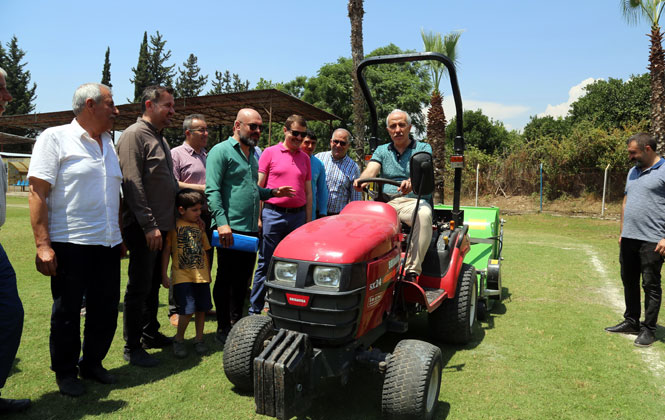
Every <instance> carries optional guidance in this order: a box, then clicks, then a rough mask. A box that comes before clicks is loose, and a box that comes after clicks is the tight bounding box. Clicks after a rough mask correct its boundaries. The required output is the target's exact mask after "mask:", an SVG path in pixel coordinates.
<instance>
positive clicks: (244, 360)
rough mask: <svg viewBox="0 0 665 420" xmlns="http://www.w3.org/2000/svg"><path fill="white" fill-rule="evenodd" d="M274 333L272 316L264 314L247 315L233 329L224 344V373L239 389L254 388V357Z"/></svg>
mask: <svg viewBox="0 0 665 420" xmlns="http://www.w3.org/2000/svg"><path fill="white" fill-rule="evenodd" d="M273 335H275V331H274V327H273V323H272V318H270V317H268V316H262V315H250V316H246V317H244V318H242V319H240V320H239V321H238V322H237V323H236V324H235V325H234V326H233V329H231V332H230V333H229V337H228V338H227V340H226V344H224V357H223V361H224V373H225V374H226V377H227V378H228V379H229V381H230V382H231V383H232V384H233V385H235V386H236V387H237V388H238V389H240V390H242V391H252V390H253V389H254V358H255V357H257V356H258V355H259V354H261V352H262V351H263V343H264V342H265V341H266V340H268V339H270V338H271V337H272V336H273Z"/></svg>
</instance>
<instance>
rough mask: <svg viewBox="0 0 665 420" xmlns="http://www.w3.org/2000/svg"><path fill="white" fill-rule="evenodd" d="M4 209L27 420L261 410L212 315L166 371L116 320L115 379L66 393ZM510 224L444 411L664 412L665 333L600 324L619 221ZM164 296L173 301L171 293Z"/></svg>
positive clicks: (335, 407)
mask: <svg viewBox="0 0 665 420" xmlns="http://www.w3.org/2000/svg"><path fill="white" fill-rule="evenodd" d="M8 203H9V207H8V212H7V222H6V224H5V226H4V227H3V228H2V231H0V241H1V242H2V244H3V246H4V247H5V249H6V251H7V253H8V254H9V258H10V260H11V261H12V263H13V265H14V268H15V270H16V272H17V276H18V283H19V293H20V295H21V298H22V300H23V305H24V307H25V313H26V315H25V326H24V329H23V339H22V342H21V347H20V349H19V352H18V355H17V363H16V365H15V368H14V370H13V372H12V374H11V376H10V377H9V379H8V381H7V385H6V386H5V388H4V389H3V396H4V397H8V398H32V400H33V407H32V408H31V409H30V410H29V411H27V412H26V413H24V414H22V415H21V416H20V418H21V419H40V420H42V419H60V418H62V419H82V418H93V417H104V418H119V419H122V418H124V419H153V418H160V419H178V420H180V419H189V418H201V419H205V418H222V419H248V418H265V417H263V416H258V415H256V414H255V413H254V401H253V397H252V396H251V395H247V394H239V393H237V392H235V391H234V390H233V387H232V386H231V385H230V383H229V382H228V381H227V380H226V377H225V376H224V373H223V369H222V351H221V348H219V346H217V345H216V344H215V342H214V339H213V335H214V331H215V327H216V325H215V322H213V321H209V322H207V323H206V340H207V342H208V344H209V345H210V347H211V352H210V353H209V354H208V355H205V356H203V357H198V356H196V355H194V354H193V352H192V355H191V356H190V357H189V358H187V359H184V360H178V359H176V358H175V357H174V356H173V355H172V353H171V349H165V350H163V351H157V352H156V354H157V357H158V358H159V359H160V360H161V361H162V363H161V365H160V366H159V367H157V368H153V369H141V368H135V367H130V366H129V365H127V364H126V363H125V362H124V361H123V359H122V346H123V340H122V328H121V325H122V319H119V322H118V325H119V328H118V330H117V332H116V337H115V340H114V342H113V346H112V348H111V350H110V352H109V355H108V356H107V358H106V360H105V366H106V367H107V368H108V369H110V370H111V371H112V373H114V374H115V375H117V377H118V379H119V382H118V384H116V385H101V384H96V383H91V382H86V385H87V387H88V393H87V394H86V395H84V396H83V397H81V398H78V399H73V398H69V397H64V396H61V395H60V394H59V393H58V390H57V386H56V384H55V378H54V375H53V373H52V372H51V371H50V370H49V362H50V360H49V353H48V333H49V317H50V309H51V297H50V286H49V279H48V278H46V277H43V276H41V275H40V274H38V273H37V272H36V270H35V269H34V243H33V240H32V234H31V230H30V224H29V218H28V210H27V199H26V198H22V197H8ZM506 219H507V224H506V226H505V246H504V256H505V261H504V263H503V269H502V278H503V286H504V291H505V292H507V295H508V297H507V299H506V300H505V301H504V302H503V304H502V305H500V306H499V307H498V308H496V311H495V312H493V313H492V314H491V316H490V319H489V322H486V323H483V324H481V326H480V328H478V329H477V331H476V335H475V340H474V341H473V342H472V343H471V344H470V345H468V346H465V347H450V346H442V347H441V349H442V351H443V355H444V363H445V367H444V370H443V380H442V388H441V395H440V397H439V405H438V409H437V413H436V418H439V419H443V418H447V417H448V418H452V419H459V418H462V419H467V418H468V419H476V418H484V419H485V418H486V419H490V418H491V419H499V418H507V419H548V418H566V419H580V418H584V419H588V418H597V419H607V418H622V419H654V418H662V417H663V413H665V398H663V397H665V392H664V388H663V378H665V342H664V340H663V338H664V337H665V331H664V330H663V328H661V327H659V329H658V332H657V338H658V340H659V341H658V342H656V343H655V344H654V346H653V347H652V348H651V349H648V350H643V349H638V348H636V347H634V346H633V344H632V341H631V340H629V339H627V338H625V337H623V336H617V335H610V334H606V333H605V332H604V331H603V327H605V326H607V325H610V324H613V323H615V322H617V321H619V320H620V319H621V313H622V312H623V308H622V306H621V305H622V300H621V299H622V294H621V284H620V280H619V278H618V271H619V264H618V246H617V242H616V235H617V233H618V230H619V226H618V222H614V221H612V222H610V221H600V220H590V219H579V218H565V217H551V216H541V215H531V216H509V217H506ZM126 264H127V262H126V261H125V262H124V263H123V292H124V283H125V281H126ZM161 298H162V303H165V302H166V291H165V290H164V291H162V295H161ZM121 309H122V308H121ZM159 319H160V321H163V324H164V325H163V327H162V331H163V332H164V333H165V334H168V335H173V334H174V333H175V329H174V328H173V327H171V326H170V325H169V324H168V322H167V319H166V307H165V306H162V307H161V308H160V317H159ZM411 326H412V328H411V330H410V331H409V333H408V334H407V336H408V337H425V336H426V334H425V333H426V322H425V321H424V319H417V320H415V321H414V322H412V325H411ZM192 336H193V331H189V333H188V337H192ZM401 338H405V337H404V336H398V335H389V336H386V337H385V338H383V339H382V340H381V341H380V342H379V343H377V346H378V347H380V348H382V349H383V350H384V351H390V350H391V349H392V347H391V346H394V345H395V343H396V342H397V341H398V340H400V339H401ZM380 386H381V381H380V379H378V378H375V377H372V376H369V375H367V374H366V373H364V372H359V373H358V374H357V375H354V376H353V377H352V378H351V381H350V383H349V384H348V385H347V386H346V387H340V386H338V385H337V386H329V387H327V388H326V390H327V391H326V394H327V395H326V397H325V398H321V399H318V400H315V402H314V405H313V407H312V409H311V410H310V411H309V412H308V413H307V416H306V418H312V419H349V418H352V419H368V418H376V417H378V413H379V410H380ZM8 418H10V417H8ZM16 418H19V417H18V416H17V417H16Z"/></svg>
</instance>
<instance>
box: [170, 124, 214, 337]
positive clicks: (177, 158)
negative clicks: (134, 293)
mask: <svg viewBox="0 0 665 420" xmlns="http://www.w3.org/2000/svg"><path fill="white" fill-rule="evenodd" d="M182 129H183V131H184V133H185V142H184V143H183V144H182V145H180V146H177V147H174V148H173V149H171V157H172V158H173V175H174V176H175V179H176V180H178V187H180V189H183V188H191V189H193V190H196V191H200V192H201V193H202V194H205V187H206V185H205V184H206V157H207V156H208V152H207V151H206V149H205V147H206V144H207V143H208V125H207V124H206V121H205V116H203V115H201V114H192V115H188V116H186V117H185V120H184V121H183V122H182ZM201 220H203V223H205V231H206V234H207V235H208V241H210V240H211V238H212V229H211V228H210V221H211V218H210V211H209V210H208V206H204V208H203V211H202V212H201ZM206 252H207V253H208V261H212V256H213V255H212V254H213V250H212V248H211V249H209V250H208V251H206ZM209 312H212V311H209ZM169 320H170V322H171V325H173V326H177V325H178V312H177V311H176V305H175V302H174V301H173V291H172V289H169Z"/></svg>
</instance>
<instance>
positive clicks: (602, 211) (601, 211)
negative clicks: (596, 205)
mask: <svg viewBox="0 0 665 420" xmlns="http://www.w3.org/2000/svg"><path fill="white" fill-rule="evenodd" d="M608 169H610V164H609V163H608V164H607V166H606V167H605V177H604V179H603V207H602V208H601V209H600V217H601V218H603V219H604V218H605V191H606V190H607V170H608Z"/></svg>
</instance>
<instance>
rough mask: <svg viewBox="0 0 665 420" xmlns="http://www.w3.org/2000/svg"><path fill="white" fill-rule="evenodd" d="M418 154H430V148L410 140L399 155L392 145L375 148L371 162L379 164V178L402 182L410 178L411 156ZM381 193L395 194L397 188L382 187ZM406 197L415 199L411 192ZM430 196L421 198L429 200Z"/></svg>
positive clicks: (425, 144) (392, 186) (391, 186)
mask: <svg viewBox="0 0 665 420" xmlns="http://www.w3.org/2000/svg"><path fill="white" fill-rule="evenodd" d="M418 152H427V153H429V154H432V146H430V145H429V144H427V143H423V142H420V141H415V140H411V143H410V144H409V145H408V146H407V148H406V150H404V153H402V154H400V153H399V152H398V151H397V149H395V147H394V146H393V143H392V142H390V143H387V144H382V145H381V146H379V147H377V148H376V151H374V154H373V155H372V158H371V160H372V161H374V162H378V163H380V164H381V174H380V175H379V176H380V177H381V178H388V179H392V180H395V181H400V182H401V181H404V180H405V179H409V178H410V176H411V175H410V174H409V172H410V169H411V165H410V162H411V156H413V155H414V154H415V153H418ZM383 191H384V192H385V193H388V194H395V193H397V187H396V186H394V185H384V187H383ZM406 196H407V197H412V198H416V197H417V195H415V194H414V193H413V192H410V193H409V194H407V195H406ZM430 197H431V195H426V196H423V197H421V198H422V199H424V200H429V198H430Z"/></svg>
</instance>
